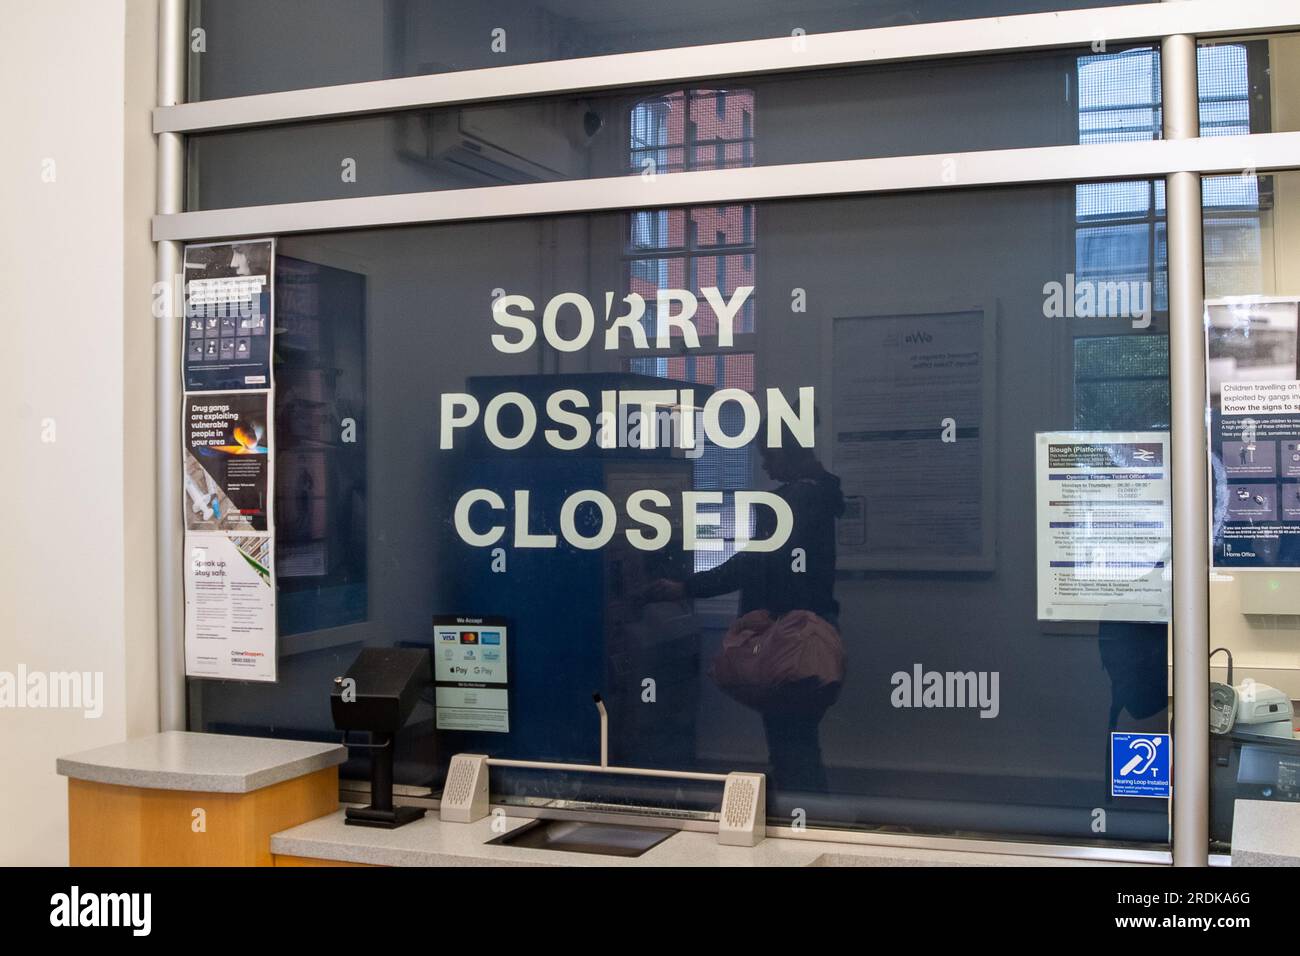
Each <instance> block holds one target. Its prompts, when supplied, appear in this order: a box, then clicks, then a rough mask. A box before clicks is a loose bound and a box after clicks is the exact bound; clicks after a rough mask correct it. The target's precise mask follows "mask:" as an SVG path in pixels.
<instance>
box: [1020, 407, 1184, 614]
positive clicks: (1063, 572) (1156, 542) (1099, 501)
mask: <svg viewBox="0 0 1300 956" xmlns="http://www.w3.org/2000/svg"><path fill="white" fill-rule="evenodd" d="M1035 454H1036V457H1037V461H1036V469H1035V471H1036V475H1037V486H1038V493H1037V498H1038V517H1037V538H1038V618H1039V620H1051V621H1168V620H1169V610H1170V598H1171V581H1170V574H1169V571H1170V569H1169V557H1170V533H1169V532H1170V516H1169V433H1168V432H1042V433H1040V434H1038V436H1037V441H1036V445H1035Z"/></svg>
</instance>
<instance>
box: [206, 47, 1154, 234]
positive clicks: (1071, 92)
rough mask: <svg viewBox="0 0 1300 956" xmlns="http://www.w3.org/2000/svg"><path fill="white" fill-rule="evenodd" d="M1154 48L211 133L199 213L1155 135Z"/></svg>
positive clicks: (732, 227) (896, 67)
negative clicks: (459, 189)
mask: <svg viewBox="0 0 1300 956" xmlns="http://www.w3.org/2000/svg"><path fill="white" fill-rule="evenodd" d="M1158 59H1159V58H1158V56H1157V54H1156V53H1155V52H1154V51H1153V50H1152V49H1151V48H1150V47H1140V48H1136V49H1131V50H1117V51H1114V52H1110V53H1106V54H1093V53H1091V52H1090V51H1051V52H1034V53H1022V54H1017V55H1013V56H989V57H979V58H971V59H959V60H944V61H933V62H930V61H926V62H917V63H908V64H890V65H881V66H874V67H869V68H859V69H849V70H833V71H823V72H814V73H798V74H782V75H777V76H769V77H752V78H746V79H745V80H744V81H743V82H737V83H735V84H726V83H718V82H713V83H708V84H703V85H699V86H692V87H688V88H680V87H679V88H670V89H667V90H661V89H655V90H644V89H642V90H620V91H617V92H595V93H586V94H580V95H579V94H575V95H569V96H557V97H544V98H536V99H524V100H517V101H510V102H503V103H493V104H490V105H467V106H463V107H444V108H438V109H429V110H408V111H403V112H398V113H389V114H382V115H376V116H363V117H353V118H348V119H338V120H329V121H319V122H309V123H296V124H287V125H281V126H271V127H257V128H252V129H244V130H229V131H219V132H211V133H202V134H197V135H194V136H190V137H188V138H187V144H188V156H189V174H190V175H189V187H190V188H189V194H188V200H187V208H189V209H217V208H225V207H233V206H249V205H264V204H271V203H283V202H298V201H308V200H317V199H341V198H349V197H356V196H375V195H385V194H393V193H407V192H425V191H430V190H439V189H458V188H468V187H476V186H496V185H506V184H518V183H535V182H554V181H567V180H576V179H586V178H599V177H610V176H643V177H648V176H653V175H659V174H663V173H675V172H681V171H687V170H704V169H709V170H716V169H736V168H742V167H748V166H765V165H778V164H785V163H805V162H821V161H831V160H841V159H862V158H871V157H881V156H904V155H913V154H918V155H919V154H938V153H949V152H957V151H965V150H984V149H1004V148H1008V149H1009V148H1018V147H1033V146H1057V145H1068V144H1073V143H1079V142H1082V143H1099V142H1115V141H1121V140H1138V139H1155V138H1158V137H1159V131H1160V112H1159V102H1160V99H1159V93H1160V91H1159V86H1158V77H1159V72H1160V71H1159V63H1158ZM691 225H692V224H686V223H679V224H677V228H679V229H681V230H685V229H686V228H688V226H691ZM718 225H719V224H712V225H711V224H709V223H706V222H696V223H694V224H693V228H694V232H693V233H690V234H674V233H673V231H672V230H673V226H672V223H671V222H670V223H667V224H665V227H666V228H667V230H668V231H667V232H663V231H659V232H655V231H653V228H652V223H646V224H645V228H646V229H649V230H651V231H649V232H647V233H646V237H647V238H648V239H650V240H652V241H654V242H655V243H656V245H657V246H658V245H661V244H663V243H665V242H672V243H676V244H679V245H680V244H685V243H688V242H692V243H698V244H700V245H712V244H716V243H718V242H720V241H725V242H727V243H731V244H735V243H737V242H741V241H744V240H743V237H742V234H743V231H744V229H745V228H747V226H746V222H745V220H744V219H743V217H741V218H738V219H736V220H735V221H734V222H728V223H726V224H724V225H725V228H722V229H719V228H718ZM719 232H721V233H722V235H723V238H722V239H721V240H720V239H719V238H718V235H719Z"/></svg>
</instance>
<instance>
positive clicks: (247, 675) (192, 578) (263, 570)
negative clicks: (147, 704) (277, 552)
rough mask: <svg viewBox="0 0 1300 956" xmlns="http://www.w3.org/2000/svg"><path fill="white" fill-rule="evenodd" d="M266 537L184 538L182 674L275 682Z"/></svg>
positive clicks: (272, 583) (272, 602)
mask: <svg viewBox="0 0 1300 956" xmlns="http://www.w3.org/2000/svg"><path fill="white" fill-rule="evenodd" d="M271 541H272V539H271V536H270V535H226V534H220V533H218V534H203V533H200V534H187V535H186V536H185V673H186V675H187V676H189V677H218V678H225V679H227V680H246V681H274V680H275V679H276V655H275V578H274V576H273V575H272V569H271V560H272V543H271Z"/></svg>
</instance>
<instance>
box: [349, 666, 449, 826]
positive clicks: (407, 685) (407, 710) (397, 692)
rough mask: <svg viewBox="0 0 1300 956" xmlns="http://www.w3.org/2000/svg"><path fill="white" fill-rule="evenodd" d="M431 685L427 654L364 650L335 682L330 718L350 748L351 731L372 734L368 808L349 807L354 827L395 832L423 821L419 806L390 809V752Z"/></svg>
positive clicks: (391, 792) (391, 772) (391, 786)
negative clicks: (410, 824) (394, 830)
mask: <svg viewBox="0 0 1300 956" xmlns="http://www.w3.org/2000/svg"><path fill="white" fill-rule="evenodd" d="M432 680H433V669H432V666H431V664H430V660H429V652H428V651H427V650H412V649H403V648H394V647H367V648H365V649H364V650H362V651H361V653H360V654H358V655H357V659H356V660H355V661H353V662H352V666H351V667H349V668H348V671H347V673H346V674H344V675H343V676H342V677H336V678H334V689H333V690H332V691H331V693H330V713H331V715H332V716H333V718H334V726H335V727H336V728H337V729H338V730H341V731H343V741H344V743H348V740H347V733H348V731H350V730H365V731H369V732H370V738H371V740H370V743H369V744H356V743H352V744H349V746H352V747H364V748H366V749H369V750H370V806H368V807H349V808H348V809H347V823H349V824H351V825H352V826H362V827H382V828H384V829H389V830H391V829H393V828H395V827H400V826H402V825H403V824H406V823H410V822H411V821H413V820H418V819H419V818H420V817H422V816H424V810H423V809H422V808H420V807H395V806H393V751H394V749H395V746H396V742H397V732H398V731H399V730H401V728H402V725H403V724H404V723H406V718H408V717H409V716H410V715H411V711H412V710H414V709H415V705H416V702H417V701H418V700H419V699H420V691H421V690H423V689H424V688H425V687H426V686H428V685H429V684H430V683H431V682H432Z"/></svg>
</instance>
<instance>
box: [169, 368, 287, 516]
mask: <svg viewBox="0 0 1300 956" xmlns="http://www.w3.org/2000/svg"><path fill="white" fill-rule="evenodd" d="M270 409H271V401H270V393H268V392H224V393H200V394H195V395H187V396H186V397H185V408H184V419H183V422H184V430H185V445H184V448H185V464H184V471H185V474H184V483H185V491H184V496H183V503H184V509H185V530H186V531H228V532H232V533H237V532H248V531H267V530H268V529H269V527H270V523H269V518H270V514H269V511H270V488H271V482H270V477H271V476H270V470H271V459H270V414H269V413H270Z"/></svg>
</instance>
